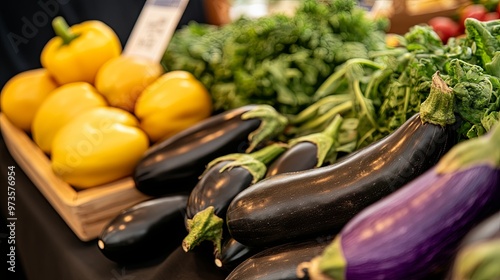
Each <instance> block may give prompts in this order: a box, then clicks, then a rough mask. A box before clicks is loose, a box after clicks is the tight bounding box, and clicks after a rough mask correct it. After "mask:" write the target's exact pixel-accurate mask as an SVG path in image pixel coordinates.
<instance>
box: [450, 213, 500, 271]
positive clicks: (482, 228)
mask: <svg viewBox="0 0 500 280" xmlns="http://www.w3.org/2000/svg"><path fill="white" fill-rule="evenodd" d="M499 264H500V211H499V212H497V213H496V214H494V215H493V216H491V217H488V218H487V219H486V220H484V221H483V222H481V223H480V224H479V225H477V226H476V227H474V229H472V230H471V231H470V232H469V233H467V235H466V236H465V238H464V239H463V240H462V242H461V243H460V247H459V251H458V254H457V256H456V258H455V260H454V263H453V266H452V268H451V270H450V272H451V276H450V278H447V279H451V280H463V279H470V280H480V279H500V266H499Z"/></svg>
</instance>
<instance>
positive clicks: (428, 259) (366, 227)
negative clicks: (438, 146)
mask: <svg viewBox="0 0 500 280" xmlns="http://www.w3.org/2000/svg"><path fill="white" fill-rule="evenodd" d="M498 143H500V125H497V126H496V127H495V128H494V129H493V130H491V131H490V132H489V133H488V134H487V135H485V136H484V137H483V136H481V137H478V138H474V139H470V140H466V141H464V142H461V143H459V144H457V145H456V146H455V147H453V148H452V149H451V150H450V151H449V152H448V153H447V154H446V155H445V156H444V157H443V158H442V159H441V160H440V161H439V163H438V164H437V165H436V166H434V167H433V168H431V169H429V170H428V171H427V172H425V173H424V174H422V175H421V176H419V177H418V178H416V179H415V180H413V181H411V182H410V183H408V184H406V185H405V186H404V187H402V188H401V189H400V190H398V191H396V192H395V193H393V194H392V195H390V196H388V197H386V198H384V199H382V200H380V201H379V202H377V203H375V204H373V205H371V206H370V207H368V208H366V209H365V210H363V211H362V212H361V213H359V214H358V215H356V217H355V218H353V219H352V220H351V221H349V223H348V224H347V225H346V226H345V227H344V228H343V229H342V231H341V232H340V234H339V235H338V236H337V237H336V238H335V240H334V241H333V242H332V243H331V245H329V246H328V247H327V248H326V249H325V251H324V252H323V253H322V254H321V255H319V256H318V257H315V258H313V259H312V260H311V261H310V262H308V263H306V264H305V265H301V268H303V267H309V269H307V272H308V274H309V276H310V277H311V279H330V278H331V279H335V280H343V279H346V280H354V279H429V278H430V277H432V276H433V275H434V274H435V273H442V271H444V270H445V269H446V267H448V266H449V262H450V260H452V259H453V255H454V254H455V253H456V251H457V248H458V245H459V244H460V242H461V240H462V239H463V238H464V236H465V235H466V234H467V233H468V232H470V231H471V230H472V229H473V228H474V227H475V226H476V225H477V224H479V223H480V222H482V221H483V220H485V219H486V218H487V217H489V216H491V215H492V214H493V213H496V212H497V211H499V210H500V204H499V203H498V198H499V197H500V146H499V145H498ZM497 253H498V252H497ZM497 255H498V254H497ZM298 274H299V275H302V274H303V273H302V272H300V273H298ZM325 276H328V277H330V278H325Z"/></svg>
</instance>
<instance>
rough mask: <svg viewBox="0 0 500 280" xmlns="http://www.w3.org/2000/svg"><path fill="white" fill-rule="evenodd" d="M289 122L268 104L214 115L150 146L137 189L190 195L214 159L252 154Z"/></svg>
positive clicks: (138, 168)
mask: <svg viewBox="0 0 500 280" xmlns="http://www.w3.org/2000/svg"><path fill="white" fill-rule="evenodd" d="M287 122H288V120H287V118H286V117H284V116H282V115H281V114H279V113H278V112H277V111H276V110H275V109H274V108H272V107H271V106H268V105H248V106H244V107H241V108H237V109H233V110H229V111H226V112H223V113H220V114H218V115H215V116H212V117H210V118H208V119H206V120H204V121H202V122H201V123H198V124H196V125H195V126H193V127H191V128H188V129H186V130H184V131H182V132H180V133H178V134H176V135H175V136H173V137H171V138H168V139H166V140H164V141H163V142H160V143H158V144H156V145H154V146H152V147H150V149H149V150H148V151H146V153H145V155H144V157H143V158H142V159H141V160H140V161H139V163H138V164H137V166H136V168H135V171H134V174H133V179H134V182H135V187H136V188H137V189H138V190H139V191H141V192H142V193H144V194H147V195H150V196H163V195H171V194H178V193H182V194H189V192H190V191H191V190H192V189H193V188H194V186H195V185H196V183H197V182H198V177H199V176H200V175H201V174H202V173H203V170H204V169H205V167H206V165H207V164H208V163H209V162H210V161H211V160H213V159H215V158H217V157H219V156H223V155H227V154H230V153H238V152H243V151H245V149H246V151H247V152H249V151H252V150H254V149H255V148H256V147H257V146H259V145H261V144H262V143H263V142H264V141H267V140H269V139H271V138H273V137H275V136H277V135H278V134H280V133H281V132H282V131H283V130H284V129H285V127H286V125H287Z"/></svg>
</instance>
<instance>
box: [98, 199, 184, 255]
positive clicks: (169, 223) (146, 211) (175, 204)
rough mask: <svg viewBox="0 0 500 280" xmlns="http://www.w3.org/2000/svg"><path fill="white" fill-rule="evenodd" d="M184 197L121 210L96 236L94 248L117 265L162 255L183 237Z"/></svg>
mask: <svg viewBox="0 0 500 280" xmlns="http://www.w3.org/2000/svg"><path fill="white" fill-rule="evenodd" d="M187 199H188V198H187V196H186V195H175V196H167V197H159V198H153V199H150V200H146V201H144V202H140V203H138V204H136V205H134V206H132V207H130V208H128V209H125V210H123V211H122V212H120V214H119V215H117V216H116V217H115V218H114V219H113V220H112V221H110V222H109V223H108V224H107V225H106V227H104V229H103V230H102V232H101V233H100V235H99V237H98V240H97V245H98V248H99V250H100V251H101V252H102V253H103V254H104V256H106V257H107V258H108V259H110V260H112V261H115V262H117V263H135V262H143V261H147V260H150V259H153V258H156V257H160V256H166V255H167V254H168V253H169V252H170V251H172V250H173V249H175V248H176V247H177V246H178V244H179V243H180V242H181V241H182V239H183V238H184V236H185V234H186V229H185V228H184V216H185V209H186V203H187Z"/></svg>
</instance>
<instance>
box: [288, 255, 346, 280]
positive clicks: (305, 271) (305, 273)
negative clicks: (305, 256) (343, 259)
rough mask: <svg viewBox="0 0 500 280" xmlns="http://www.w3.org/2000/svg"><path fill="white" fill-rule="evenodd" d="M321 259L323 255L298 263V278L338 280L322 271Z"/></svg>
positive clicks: (296, 272)
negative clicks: (320, 267) (320, 266)
mask: <svg viewBox="0 0 500 280" xmlns="http://www.w3.org/2000/svg"><path fill="white" fill-rule="evenodd" d="M320 260H321V257H319V256H318V257H314V258H313V259H312V260H310V261H308V262H302V263H300V264H299V265H297V269H296V271H295V274H296V276H297V278H299V279H311V280H337V279H334V278H330V277H328V276H327V275H325V274H323V273H321V271H320V269H319V262H320Z"/></svg>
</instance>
